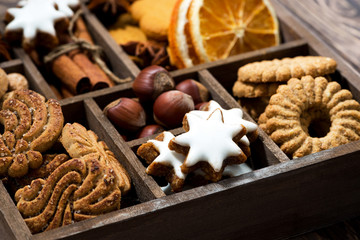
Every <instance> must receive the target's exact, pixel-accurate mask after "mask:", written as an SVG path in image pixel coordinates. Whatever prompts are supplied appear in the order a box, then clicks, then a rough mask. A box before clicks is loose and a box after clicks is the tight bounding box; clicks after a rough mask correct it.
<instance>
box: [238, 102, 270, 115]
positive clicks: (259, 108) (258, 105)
mask: <svg viewBox="0 0 360 240" xmlns="http://www.w3.org/2000/svg"><path fill="white" fill-rule="evenodd" d="M269 100H270V97H258V98H239V99H238V103H239V104H240V106H241V107H242V109H244V111H245V112H247V113H248V114H249V115H250V116H251V117H252V118H253V119H254V120H255V121H257V120H258V118H259V116H260V114H262V113H263V112H264V111H265V108H266V106H267V105H268V104H269Z"/></svg>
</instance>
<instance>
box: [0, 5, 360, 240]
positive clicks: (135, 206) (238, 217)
mask: <svg viewBox="0 0 360 240" xmlns="http://www.w3.org/2000/svg"><path fill="white" fill-rule="evenodd" d="M274 6H275V9H276V12H277V14H278V17H279V21H280V25H281V33H282V44H281V45H280V46H277V47H272V48H268V49H263V50H258V51H254V52H249V53H245V54H241V55H238V56H233V57H230V58H228V59H225V60H221V61H217V62H212V63H208V64H202V65H198V66H195V67H192V68H188V69H183V70H177V71H173V72H171V74H172V76H173V77H174V78H175V80H176V81H180V80H183V79H186V78H194V79H196V80H198V81H200V82H202V83H203V84H204V85H205V86H206V87H207V88H208V89H209V90H210V93H211V97H212V99H214V100H216V101H218V102H219V103H220V105H222V106H223V107H224V108H233V107H239V105H238V103H237V101H236V100H235V99H234V98H233V97H232V96H231V88H232V86H233V83H234V81H236V75H237V69H238V68H239V67H240V66H242V65H244V64H246V63H249V62H253V61H258V60H263V59H273V58H282V57H294V56H299V55H323V56H329V57H332V58H334V59H335V60H336V61H337V63H338V68H337V72H336V73H335V74H334V75H333V78H334V79H335V80H337V81H339V82H340V83H341V85H342V87H344V88H347V89H349V90H350V91H351V92H352V94H353V96H354V98H355V99H356V100H357V101H360V74H359V73H358V72H356V71H355V70H354V69H352V67H351V66H350V65H349V64H348V63H347V62H345V61H344V60H343V59H342V58H341V57H340V56H338V55H337V54H336V53H335V52H334V51H333V50H332V49H330V48H329V47H328V46H327V45H326V44H325V43H324V42H322V41H321V40H320V39H319V38H317V37H316V36H315V35H313V34H312V33H311V32H310V31H308V29H306V28H304V26H303V25H302V24H301V23H300V22H299V21H298V20H296V18H294V17H293V16H291V15H290V14H289V12H287V11H286V10H285V9H283V7H282V6H281V5H279V4H277V2H274ZM85 20H86V22H87V24H88V26H89V29H90V31H91V34H92V35H93V37H94V38H95V40H96V42H97V43H98V44H99V45H101V46H102V47H103V48H104V51H105V54H106V55H107V57H108V59H109V62H110V63H111V67H112V69H113V70H114V72H115V74H117V75H118V76H120V77H131V78H134V77H135V76H136V75H137V74H138V72H139V69H138V68H137V67H136V65H135V64H134V63H132V62H131V60H130V59H129V57H128V56H127V55H126V54H125V53H124V52H123V51H122V49H121V48H120V47H118V46H117V45H116V43H115V42H114V41H113V40H112V39H111V37H110V36H109V34H107V32H106V30H105V29H104V27H103V26H102V24H101V23H100V22H99V21H98V20H97V19H96V17H95V16H94V15H92V14H91V13H89V12H88V11H86V12H85ZM14 53H15V55H16V56H17V57H18V58H19V59H16V60H13V61H9V62H5V63H1V64H0V67H2V68H4V69H5V71H7V72H14V71H18V72H21V73H24V74H25V75H26V76H27V77H28V79H29V80H30V82H31V86H30V87H31V88H32V89H34V90H36V91H38V92H39V93H41V94H43V95H45V96H46V97H47V98H52V97H54V94H53V93H52V92H51V89H50V88H49V86H48V84H47V83H46V81H45V80H44V78H43V77H42V75H41V73H40V72H39V71H38V70H37V69H36V67H35V66H34V65H33V63H32V62H31V60H30V58H29V57H28V56H27V55H26V54H25V53H24V52H23V51H22V50H21V49H15V50H14ZM122 96H126V97H129V96H130V97H131V96H134V93H133V92H132V89H131V82H130V83H126V84H122V85H118V86H115V87H112V88H108V89H103V90H98V91H95V92H90V93H86V94H82V95H78V96H75V97H72V98H68V99H64V100H61V105H62V107H63V112H64V115H65V121H66V122H80V123H81V124H83V125H84V126H86V127H87V128H89V129H91V130H93V131H94V132H95V133H97V134H98V135H99V138H100V139H102V140H104V141H105V142H106V143H107V144H108V146H109V147H110V149H111V150H112V151H113V152H114V153H115V155H116V157H117V159H118V160H119V161H120V162H121V163H122V164H123V165H124V167H125V168H126V169H127V171H128V172H129V174H130V176H131V179H132V185H133V190H132V191H131V192H130V194H129V196H127V197H125V199H124V203H123V204H122V209H120V210H118V211H114V212H111V213H108V214H105V215H102V216H99V217H96V218H94V219H91V220H86V221H82V222H78V223H74V224H71V225H68V226H66V227H60V228H58V229H54V230H51V231H47V232H43V233H39V234H34V235H32V234H31V233H30V231H29V229H28V228H27V226H26V224H25V222H24V221H23V219H22V217H21V215H20V213H19V212H18V210H17V208H16V206H15V204H14V202H13V200H12V196H10V195H9V194H8V192H7V190H6V189H5V187H4V185H3V184H2V183H0V195H1V197H0V233H1V237H0V238H1V239H19V240H20V239H34V240H35V239H117V238H121V239H187V238H190V239H274V238H285V237H289V236H294V235H296V234H299V233H302V232H305V231H309V230H312V229H315V228H318V227H321V226H324V225H327V224H331V223H334V222H336V221H339V220H343V219H346V218H350V217H354V216H358V215H359V214H360V207H359V203H360V161H359V160H358V159H359V158H360V144H359V141H357V142H352V143H350V144H346V145H342V146H340V147H336V148H333V149H330V150H326V151H322V152H319V153H316V154H311V155H308V156H305V157H303V158H299V159H297V160H290V159H289V158H288V157H287V156H286V155H285V154H284V153H283V152H282V151H281V150H280V149H279V147H278V146H277V145H276V144H275V143H274V142H273V141H272V140H271V139H270V138H269V136H267V135H266V134H265V133H264V132H263V131H262V130H261V129H260V130H259V132H260V133H259V138H258V140H256V142H255V143H253V144H252V145H251V150H252V156H251V158H250V159H249V164H250V165H251V166H252V167H253V169H254V171H252V172H249V173H246V174H243V175H241V176H238V177H235V178H228V179H225V180H222V181H220V182H218V183H212V184H208V185H205V186H201V187H196V188H192V189H189V190H186V191H183V192H180V193H176V194H172V195H165V194H164V192H163V191H162V190H161V188H160V186H159V184H158V183H157V182H156V181H155V180H154V178H152V177H151V176H149V175H147V174H145V166H144V164H143V163H142V161H141V160H140V159H139V158H138V157H137V156H136V154H135V152H136V149H137V147H138V146H140V145H141V144H142V143H144V142H146V141H147V140H148V139H150V137H147V138H142V139H137V140H132V141H128V142H125V141H124V140H123V138H122V137H121V135H120V134H119V132H118V131H117V130H116V129H115V127H114V126H113V125H112V124H111V122H110V121H109V120H108V119H107V118H106V117H105V116H104V114H103V113H102V109H103V107H104V106H105V105H106V104H108V103H109V102H111V101H112V100H115V99H116V98H119V97H122ZM245 119H247V120H250V121H253V120H252V119H251V118H250V117H249V115H247V114H245ZM171 131H172V132H173V133H174V134H178V133H180V132H182V129H181V128H179V129H172V130H171Z"/></svg>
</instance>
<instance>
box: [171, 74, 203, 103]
mask: <svg viewBox="0 0 360 240" xmlns="http://www.w3.org/2000/svg"><path fill="white" fill-rule="evenodd" d="M175 89H176V90H179V91H182V92H184V93H186V94H189V95H190V96H191V97H192V98H193V100H194V103H195V105H196V104H199V103H202V102H206V101H208V100H209V91H208V90H207V88H206V87H205V86H204V85H203V84H201V83H200V82H198V81H195V80H193V79H187V80H184V81H182V82H180V83H179V84H177V85H176V87H175Z"/></svg>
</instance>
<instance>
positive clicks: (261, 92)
mask: <svg viewBox="0 0 360 240" xmlns="http://www.w3.org/2000/svg"><path fill="white" fill-rule="evenodd" d="M280 84H282V83H250V82H241V81H236V82H235V84H234V86H233V95H234V96H235V97H239V98H242V97H245V98H257V97H270V96H271V95H273V94H274V93H276V89H277V88H278V87H279V85H280Z"/></svg>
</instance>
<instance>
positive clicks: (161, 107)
mask: <svg viewBox="0 0 360 240" xmlns="http://www.w3.org/2000/svg"><path fill="white" fill-rule="evenodd" d="M194 109H195V106H194V101H193V99H192V97H191V96H190V95H188V94H186V93H183V92H180V91H178V90H171V91H167V92H164V93H163V94H161V95H160V96H159V97H158V98H157V99H156V100H155V102H154V106H153V115H154V120H155V122H157V123H158V124H160V125H163V126H165V127H167V128H176V127H180V126H181V123H182V119H183V117H184V115H185V114H186V113H188V112H189V111H192V110H194Z"/></svg>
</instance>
